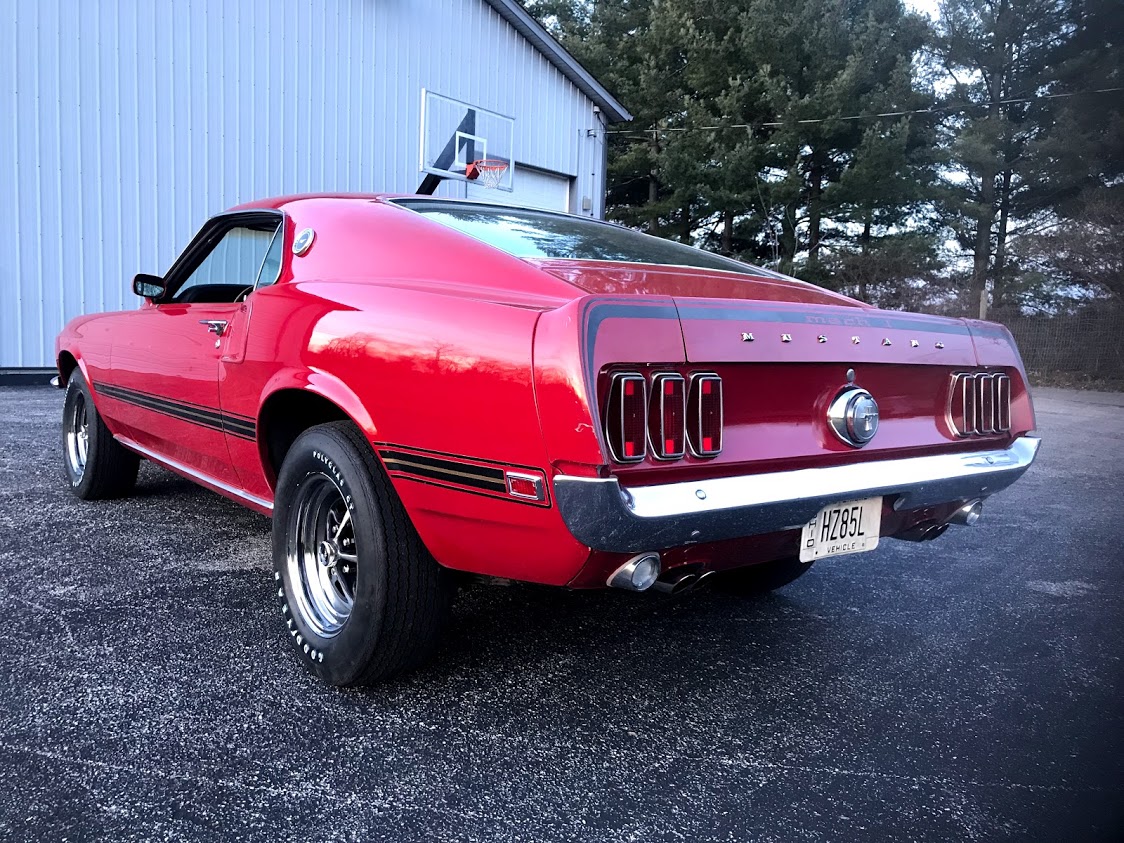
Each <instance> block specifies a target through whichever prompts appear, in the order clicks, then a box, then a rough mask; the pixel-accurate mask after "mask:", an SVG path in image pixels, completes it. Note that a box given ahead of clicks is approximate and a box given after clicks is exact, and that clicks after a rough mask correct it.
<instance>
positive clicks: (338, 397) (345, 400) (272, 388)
mask: <svg viewBox="0 0 1124 843" xmlns="http://www.w3.org/2000/svg"><path fill="white" fill-rule="evenodd" d="M283 389H303V390H305V391H307V392H312V393H314V394H316V395H319V396H320V397H321V398H324V399H326V400H328V401H331V402H332V403H333V404H335V405H336V406H337V407H339V408H340V409H341V410H343V412H344V413H346V414H347V416H348V418H350V419H351V420H352V421H353V422H355V424H357V425H358V426H359V429H360V430H362V431H363V433H364V435H365V436H366V437H367V439H369V440H372V441H373V440H375V439H377V438H378V428H377V427H376V426H375V423H374V421H373V420H372V419H371V416H370V414H369V413H368V412H367V408H366V407H364V406H363V402H362V401H360V400H359V397H358V396H357V395H356V394H355V393H354V392H353V391H352V390H351V388H350V387H349V386H347V384H345V383H344V382H343V381H342V380H340V379H339V378H338V377H336V376H335V375H332V374H329V373H327V372H323V371H315V370H309V369H295V368H294V369H283V370H281V371H280V372H277V373H276V374H275V375H274V376H273V377H272V378H270V379H269V381H268V382H267V383H266V385H265V388H264V389H263V390H262V394H261V400H260V401H259V402H258V407H259V408H260V407H264V406H265V402H266V401H267V400H269V397H270V396H271V395H273V394H274V393H276V392H280V391H281V390H283ZM257 421H258V423H259V425H260V422H261V418H260V410H259V418H258V419H257Z"/></svg>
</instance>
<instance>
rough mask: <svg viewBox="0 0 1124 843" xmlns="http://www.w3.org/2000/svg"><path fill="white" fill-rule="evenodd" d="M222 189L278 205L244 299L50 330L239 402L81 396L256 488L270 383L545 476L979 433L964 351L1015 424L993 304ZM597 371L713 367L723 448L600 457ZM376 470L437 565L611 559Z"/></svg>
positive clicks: (725, 549) (189, 462)
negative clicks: (837, 421)
mask: <svg viewBox="0 0 1124 843" xmlns="http://www.w3.org/2000/svg"><path fill="white" fill-rule="evenodd" d="M242 207H243V208H251V207H256V208H266V207H268V208H277V209H280V210H281V211H283V212H284V214H285V221H284V232H285V249H284V264H283V266H282V271H281V277H280V280H279V282H278V283H277V284H276V285H274V286H272V287H267V288H264V289H261V290H259V291H257V292H254V293H253V294H251V295H250V296H249V298H248V299H247V301H246V302H245V303H243V304H230V305H226V304H191V305H184V304H178V305H172V304H169V305H158V306H154V305H151V304H146V305H145V306H143V307H141V308H140V309H138V310H136V311H128V312H124V313H113V314H104V315H100V316H96V317H92V318H91V317H83V318H80V319H77V320H74V321H73V322H71V323H70V325H68V326H67V327H66V328H65V329H64V330H63V332H62V333H61V334H60V336H59V338H58V345H57V347H58V351H59V352H60V353H61V352H66V353H68V354H70V355H73V356H74V357H75V358H76V359H77V360H78V361H79V365H80V367H81V370H82V371H83V373H84V374H85V375H86V377H87V379H88V380H91V381H93V382H95V383H108V384H113V385H117V386H120V387H127V388H131V389H135V390H141V391H144V392H146V393H149V394H153V395H157V396H163V397H165V398H169V399H174V400H179V401H187V402H191V403H193V404H199V405H202V406H206V407H211V408H214V409H216V410H221V411H223V412H225V413H232V414H238V415H241V416H248V417H251V418H254V419H257V421H258V437H259V439H258V441H247V440H244V439H238V438H235V437H232V436H229V435H225V434H223V433H221V432H218V431H213V430H208V429H206V428H202V427H199V426H198V425H192V424H189V423H187V422H183V421H179V420H175V419H172V418H170V417H168V416H167V415H162V414H159V413H155V412H153V411H151V410H147V409H144V408H140V407H136V406H134V405H130V404H126V403H123V402H121V401H119V400H116V399H114V398H110V397H108V396H105V395H100V394H97V395H95V400H96V403H97V407H98V409H99V411H100V412H101V413H102V414H103V416H104V417H105V419H106V422H107V424H108V425H109V426H110V428H111V430H113V431H114V432H115V433H116V434H118V435H121V436H125V437H127V438H129V439H131V440H133V441H136V442H138V443H139V444H141V445H143V446H144V447H146V448H149V449H151V450H153V451H156V452H157V453H158V454H161V455H164V456H166V457H168V458H170V459H173V460H176V461H177V462H180V463H183V464H184V465H186V466H188V467H189V468H191V469H192V470H193V471H195V472H198V473H202V474H203V475H206V477H207V478H211V480H213V481H218V482H221V483H223V484H226V485H228V486H231V487H233V488H234V489H235V490H240V491H243V492H245V493H246V494H249V495H252V496H255V497H256V498H260V499H261V500H263V501H265V502H269V501H271V500H272V497H273V488H272V483H273V482H274V480H275V473H274V470H273V468H272V467H271V466H270V465H269V464H268V462H267V461H266V459H265V458H264V454H265V447H264V445H263V443H262V441H261V437H262V436H263V435H264V434H263V431H266V430H268V427H269V425H270V423H271V421H272V419H271V418H270V416H269V410H268V408H269V406H270V405H269V401H270V399H271V397H275V396H278V395H280V394H281V393H282V392H283V391H286V390H300V391H306V392H310V393H315V394H316V395H318V396H321V397H322V398H324V399H325V400H327V401H330V402H331V403H333V404H334V405H336V406H337V407H338V408H340V409H341V410H342V411H343V412H344V413H345V414H346V415H347V416H348V417H350V418H351V419H352V420H353V421H354V422H355V423H356V424H357V425H358V426H359V427H360V428H361V429H362V430H363V431H364V433H365V434H366V435H367V437H368V438H369V439H370V441H371V442H372V443H390V444H391V445H395V446H401V447H405V448H412V449H420V450H421V451H439V452H443V453H445V454H454V455H459V456H460V457H462V458H464V459H465V460H469V461H472V460H476V461H482V462H484V463H487V464H498V465H508V466H524V467H532V468H534V469H537V470H541V471H542V472H544V473H545V474H546V476H547V477H548V478H549V477H553V476H554V475H556V474H558V473H564V474H575V475H584V476H606V475H608V474H610V473H612V474H617V475H619V476H620V477H621V479H622V482H625V483H627V484H648V483H656V482H669V481H673V480H686V479H696V478H705V477H712V476H722V475H732V474H744V473H752V472H762V471H776V470H778V469H785V468H794V467H806V466H811V465H827V464H832V463H841V462H855V461H862V460H870V459H882V458H887V457H890V456H895V455H900V454H906V453H908V454H921V453H933V452H938V451H941V450H950V449H961V448H965V447H978V446H979V442H978V441H975V440H972V441H967V442H966V441H965V440H960V439H957V438H956V437H955V436H954V434H953V433H952V431H951V430H950V429H949V427H948V424H947V422H946V411H947V400H948V399H947V394H948V383H949V380H950V378H951V375H952V374H953V373H954V372H956V371H962V370H964V369H968V368H975V367H977V366H988V367H996V368H1000V369H1002V370H1003V371H1006V372H1008V373H1009V374H1010V375H1011V377H1012V395H1013V407H1012V421H1013V430H1012V432H1011V434H1010V435H1007V436H1001V437H993V438H992V441H991V442H990V444H1000V443H1001V442H1003V441H1007V440H1009V439H1010V438H1011V437H1012V436H1014V435H1018V434H1020V433H1023V432H1026V431H1028V430H1030V429H1032V428H1033V426H1034V418H1033V411H1032V409H1031V404H1030V399H1029V395H1028V394H1027V390H1026V379H1025V375H1024V373H1023V368H1022V364H1021V361H1020V360H1019V357H1018V352H1017V350H1016V349H1015V347H1014V343H1013V341H1012V340H1011V339H1010V335H1009V334H1007V333H1006V332H1005V331H1004V330H1003V329H1001V328H999V326H995V325H990V324H987V323H976V322H972V323H967V322H965V321H963V320H949V319H941V318H937V317H928V316H912V315H909V314H900V313H886V312H883V311H878V310H875V309H873V308H870V307H867V306H865V305H862V304H860V303H858V302H855V301H852V300H850V299H847V298H845V297H843V296H840V295H838V294H835V293H831V292H828V291H825V290H821V289H819V288H817V287H814V286H812V285H810V284H805V283H804V282H799V281H795V280H788V279H773V278H764V277H760V276H753V275H746V276H740V275H737V274H735V273H727V272H718V271H709V270H692V269H688V268H683V267H655V266H648V265H644V266H637V265H628V264H617V263H603V262H581V261H558V260H552V261H524V260H519V259H517V258H514V257H511V256H509V255H507V254H505V253H502V252H499V251H497V250H495V249H493V248H491V247H489V246H487V245H485V244H483V243H481V242H479V241H477V240H475V239H473V238H470V237H467V236H465V235H462V234H459V233H457V232H455V231H452V230H450V229H447V228H445V227H444V226H442V225H441V224H439V223H436V222H433V221H431V220H429V219H426V218H424V217H422V216H420V215H418V214H414V213H412V212H410V211H407V210H404V209H401V208H398V207H395V206H393V205H389V204H387V203H385V202H382V201H379V200H378V198H377V197H355V196H351V197H336V196H315V197H284V198H281V199H276V200H267V201H265V202H261V203H253V204H251V205H247V206H242ZM306 227H311V228H313V229H314V230H315V232H316V238H315V241H314V242H313V245H312V247H311V249H310V250H309V251H308V252H307V253H306V254H305V255H303V256H300V257H294V256H293V255H292V253H291V250H290V244H291V243H292V239H293V237H294V234H295V232H297V231H300V230H302V229H304V228H306ZM122 283H127V279H122ZM207 318H222V319H226V320H228V321H229V323H230V325H229V328H228V331H227V333H226V334H225V335H224V336H223V337H222V338H221V340H219V344H218V347H217V348H216V347H215V336H214V335H213V334H210V333H207V331H206V328H205V327H204V326H202V325H199V324H198V321H199V320H200V319H207ZM744 334H752V336H753V341H752V342H749V341H745V340H744V339H743V335H744ZM784 334H787V335H789V336H790V337H791V341H789V342H784V341H783V340H782V335H784ZM856 336H857V337H859V342H858V343H855V342H854V340H853V339H852V338H853V337H856ZM821 337H822V340H821ZM914 343H916V345H914ZM938 343H941V344H942V345H943V347H942V348H938V346H937V344H938ZM851 368H853V369H854V370H855V375H856V378H855V382H856V383H857V385H859V386H862V387H865V388H867V389H869V390H870V391H871V392H872V393H873V394H874V395H875V396H876V398H877V400H878V402H879V405H880V407H881V412H882V424H881V427H880V430H879V433H878V436H877V437H876V438H875V440H874V441H873V442H872V443H870V445H868V446H867V447H865V448H863V449H861V450H856V449H853V448H850V447H849V446H846V445H843V444H842V443H840V442H838V441H837V440H835V439H834V437H832V436H831V435H830V434H829V433H828V432H827V429H826V426H825V424H824V423H823V419H824V413H825V411H826V407H827V404H828V403H829V401H830V400H831V398H832V397H833V396H834V395H835V394H836V392H837V391H838V390H839V389H840V388H841V387H842V386H844V385H845V384H846V382H847V381H846V372H847V370H848V369H851ZM612 371H637V372H641V373H644V374H645V375H648V376H650V375H651V374H652V373H654V372H658V371H676V372H680V373H681V374H683V375H684V376H689V375H690V374H691V373H692V372H713V373H716V374H718V375H720V376H721V377H722V379H723V388H724V394H725V428H724V445H723V450H722V453H721V454H720V455H718V456H717V457H714V458H710V459H700V458H695V457H691V456H687V457H685V458H684V459H681V460H676V461H673V462H660V461H656V460H654V459H653V458H651V457H649V458H648V459H646V460H645V461H643V462H641V463H638V464H636V465H629V466H618V465H614V464H612V463H611V462H610V460H609V459H608V456H607V454H606V451H605V447H604V444H603V441H602V436H601V430H600V420H599V419H600V411H599V409H598V407H599V406H603V405H602V404H601V403H600V402H601V401H603V399H604V390H605V389H606V385H607V382H608V377H607V376H608V374H609V373H611V372H612ZM263 408H266V409H265V410H264V411H263ZM390 476H391V481H392V483H393V484H394V487H395V489H396V490H397V492H398V494H399V495H400V496H401V498H402V501H403V503H404V505H405V506H406V509H407V511H408V512H409V514H410V516H411V518H412V520H413V522H414V524H415V525H416V527H417V529H418V531H419V533H420V535H421V537H422V539H423V540H424V541H425V543H426V545H427V546H428V547H429V549H430V551H431V552H432V553H433V554H434V556H435V557H436V558H437V559H438V560H439V561H440V562H441V563H443V564H445V565H447V566H450V567H453V568H459V569H463V570H469V571H475V572H478V573H484V574H491V575H495V576H502V577H510V578H513V579H523V580H531V581H536V582H544V583H552V584H565V583H569V582H573V583H574V584H576V585H598V584H600V583H602V582H603V580H604V577H603V576H602V574H603V573H605V572H604V571H603V569H604V567H605V565H607V564H609V563H611V562H613V561H614V558H613V557H612V555H610V554H593V555H592V556H591V554H590V552H589V550H588V548H585V547H583V546H582V545H580V544H579V543H578V542H577V541H576V540H575V539H574V538H573V537H572V536H571V535H570V534H569V532H568V531H567V530H566V528H565V526H564V525H563V523H562V520H561V518H560V516H559V514H558V512H557V509H555V508H554V507H553V504H552V502H550V501H549V500H548V502H547V504H548V505H529V504H527V503H519V502H516V501H513V500H505V499H502V498H497V497H488V496H481V495H473V494H466V493H465V492H464V491H462V490H456V489H452V488H443V487H440V486H435V485H431V484H426V483H422V482H419V481H418V480H416V479H411V478H410V477H408V476H405V475H403V474H401V473H394V472H392V473H391V475H390ZM547 485H548V488H549V483H548V484H547ZM212 488H215V487H214V486H213V485H212ZM232 496H233V497H236V498H237V495H232ZM243 502H245V501H243ZM256 508H258V509H259V510H261V509H262V507H261V506H256ZM884 523H885V524H886V525H888V528H889V529H904V526H903V525H904V524H905V522H904V521H902V520H900V519H898V520H895V518H894V517H892V518H888V519H887V521H886V522H884ZM906 526H908V525H906ZM794 541H795V539H794V538H793V537H790V536H787V535H786V534H778V535H776V536H769V537H758V538H755V539H746V540H739V542H737V543H735V544H734V545H731V544H730V543H721V545H720V546H719V545H706V546H696V547H693V548H690V549H683V550H681V551H671V552H669V554H667V555H666V557H667V564H672V563H674V562H675V561H676V560H678V561H679V562H681V563H683V564H686V563H687V562H689V561H691V560H696V561H697V560H699V559H702V558H703V557H707V558H711V559H717V558H719V557H720V558H721V560H722V561H721V562H720V563H719V562H712V563H711V564H712V565H721V566H728V565H730V564H747V563H751V562H757V561H763V560H764V559H766V558H775V556H777V555H783V554H784V553H786V552H788V550H786V548H789V547H790V545H791V546H792V547H794ZM735 551H736V552H735ZM587 563H588V564H587ZM616 564H619V560H618V561H617V562H616ZM610 570H611V569H610ZM591 572H592V573H591ZM606 575H607V574H606ZM598 577H600V578H601V579H600V580H598ZM575 578H577V579H575Z"/></svg>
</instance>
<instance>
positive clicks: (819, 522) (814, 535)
mask: <svg viewBox="0 0 1124 843" xmlns="http://www.w3.org/2000/svg"><path fill="white" fill-rule="evenodd" d="M881 528H882V498H880V497H878V498H866V499H865V500H861V501H843V502H842V503H833V504H832V505H831V506H825V507H824V508H823V509H821V510H820V511H819V514H818V515H816V517H815V518H813V519H812V520H811V521H809V522H808V523H807V524H805V525H804V529H803V531H802V532H801V533H800V561H801V562H811V561H812V560H814V559H823V558H824V557H825V556H842V555H843V554H845V553H862V552H864V551H867V550H874V548H876V547H878V533H879V531H880V530H881Z"/></svg>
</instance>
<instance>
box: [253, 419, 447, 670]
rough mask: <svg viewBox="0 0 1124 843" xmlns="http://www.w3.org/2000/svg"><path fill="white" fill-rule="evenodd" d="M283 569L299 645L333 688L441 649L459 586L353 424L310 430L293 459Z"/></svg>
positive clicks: (285, 475) (286, 469) (278, 549)
mask: <svg viewBox="0 0 1124 843" xmlns="http://www.w3.org/2000/svg"><path fill="white" fill-rule="evenodd" d="M273 565H274V579H275V582H276V584H277V595H278V597H279V598H280V600H281V609H282V612H283V615H284V619H285V624H286V631H287V632H288V635H289V638H290V640H291V641H292V642H293V644H294V645H295V646H296V648H297V655H298V657H299V658H300V659H301V660H302V662H303V663H304V664H305V666H306V667H308V669H309V670H311V671H312V672H313V673H315V674H316V675H318V676H319V677H320V678H322V679H323V680H324V681H326V682H328V683H330V684H332V685H367V684H371V683H374V682H377V681H379V680H382V679H387V678H389V677H391V676H393V675H395V674H397V673H400V672H402V671H404V670H408V669H410V668H412V667H416V666H417V665H419V664H421V663H422V662H423V661H425V660H426V659H427V658H428V657H429V655H430V654H431V653H432V651H433V650H434V648H435V646H436V643H437V640H438V637H439V635H440V632H441V629H442V627H443V625H444V621H445V619H446V617H447V614H448V609H449V604H450V602H451V597H452V583H451V578H450V577H449V575H448V573H447V572H446V571H445V570H444V569H443V568H441V567H440V566H439V565H438V564H437V562H436V561H435V560H434V559H433V557H432V556H430V555H429V552H428V551H427V550H426V549H425V546H424V545H423V544H422V541H421V539H420V538H419V536H418V534H417V532H416V531H415V530H414V527H413V525H412V524H411V523H410V520H409V517H408V516H407V514H406V511H405V509H404V508H403V507H402V503H401V501H399V500H398V497H397V496H396V495H395V493H394V490H393V488H392V487H391V485H390V481H389V479H388V478H387V477H386V475H385V474H384V473H383V470H382V468H381V467H380V466H379V464H378V462H377V461H376V459H375V456H374V452H373V451H372V449H371V446H370V444H369V443H368V442H367V441H366V440H365V439H364V437H363V435H362V434H361V433H360V431H359V430H358V429H357V428H356V427H355V426H354V425H353V424H351V423H350V422H335V423H332V424H324V425H319V426H317V427H313V428H310V429H309V430H307V431H305V432H304V433H302V434H301V435H300V436H299V437H298V438H297V440H296V442H294V443H293V446H292V448H290V450H289V452H288V454H287V455H286V457H285V461H284V464H283V465H282V467H281V473H280V476H279V477H278V479H277V499H276V506H275V508H274V512H273Z"/></svg>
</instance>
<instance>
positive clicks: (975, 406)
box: [948, 372, 1011, 436]
mask: <svg viewBox="0 0 1124 843" xmlns="http://www.w3.org/2000/svg"><path fill="white" fill-rule="evenodd" d="M948 414H949V420H950V421H951V422H952V426H953V428H954V429H955V430H956V432H957V433H958V434H959V435H960V436H986V435H990V434H994V433H1006V432H1007V431H1009V430H1010V429H1011V379H1010V378H1009V377H1008V376H1007V375H1004V374H1002V373H999V372H961V373H960V374H957V375H953V377H952V388H951V392H950V395H949V410H948Z"/></svg>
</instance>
